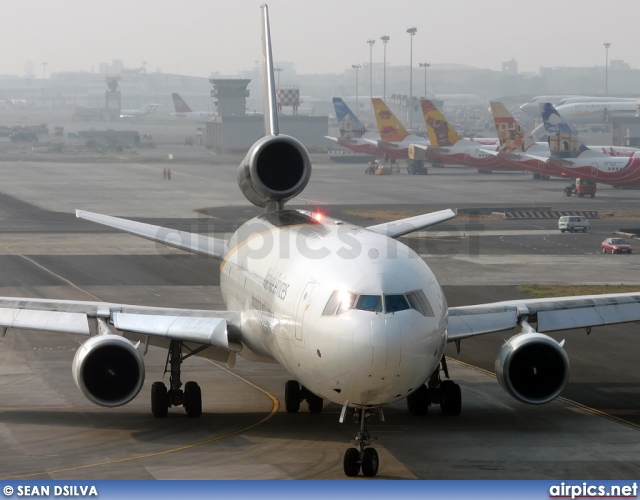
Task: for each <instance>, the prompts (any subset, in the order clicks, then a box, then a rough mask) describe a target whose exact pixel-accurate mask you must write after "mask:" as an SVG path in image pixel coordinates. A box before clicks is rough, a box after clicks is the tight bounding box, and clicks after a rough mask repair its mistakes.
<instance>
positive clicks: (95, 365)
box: [71, 334, 144, 407]
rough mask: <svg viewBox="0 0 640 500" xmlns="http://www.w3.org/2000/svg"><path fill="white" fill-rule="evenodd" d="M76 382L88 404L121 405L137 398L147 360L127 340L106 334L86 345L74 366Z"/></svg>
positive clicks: (75, 359)
mask: <svg viewBox="0 0 640 500" xmlns="http://www.w3.org/2000/svg"><path fill="white" fill-rule="evenodd" d="M71 369H72V371H73V379H74V380H75V382H76V385H77V386H78V389H80V390H81V391H82V393H83V394H84V395H85V396H86V397H87V399H89V401H91V402H93V403H96V404H99V405H101V406H108V407H113V406H122V405H124V404H127V403H128V402H129V401H131V400H132V399H133V398H135V397H136V396H137V395H138V393H139V392H140V389H142V384H143V383H144V361H143V359H142V355H141V354H140V352H139V351H138V349H136V348H135V346H134V345H133V344H132V343H131V342H130V341H129V340H127V339H125V338H124V337H121V336H119V335H114V334H103V335H96V336H95V337H91V338H90V339H89V340H87V341H86V342H85V343H83V344H82V345H81V346H80V348H79V349H78V351H77V352H76V355H75V357H74V358H73V364H72V368H71Z"/></svg>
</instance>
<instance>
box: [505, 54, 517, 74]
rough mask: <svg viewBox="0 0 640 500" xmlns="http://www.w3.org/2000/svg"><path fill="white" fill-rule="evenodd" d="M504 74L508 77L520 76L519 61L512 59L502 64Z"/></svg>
mask: <svg viewBox="0 0 640 500" xmlns="http://www.w3.org/2000/svg"><path fill="white" fill-rule="evenodd" d="M502 72H503V73H505V74H507V75H512V76H516V75H517V74H518V61H516V60H515V59H513V58H512V59H511V61H505V62H503V63H502Z"/></svg>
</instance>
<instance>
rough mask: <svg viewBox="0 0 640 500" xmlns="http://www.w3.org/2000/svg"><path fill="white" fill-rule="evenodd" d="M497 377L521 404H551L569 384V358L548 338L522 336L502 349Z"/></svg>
mask: <svg viewBox="0 0 640 500" xmlns="http://www.w3.org/2000/svg"><path fill="white" fill-rule="evenodd" d="M496 376H497V378H498V381H499V382H500V385H501V386H502V388H503V389H504V390H505V391H507V392H508V393H509V394H510V395H511V396H513V397H514V398H516V399H517V400H518V401H521V402H523V403H528V404H533V405H539V404H544V403H549V402H550V401H553V400H554V399H555V398H557V397H558V396H559V395H560V393H561V392H562V389H564V386H565V385H566V384H567V382H568V381H569V357H568V356H567V353H566V352H565V350H564V349H563V348H562V346H561V345H560V344H558V342H556V341H555V340H554V339H552V338H551V337H549V336H548V335H544V334H542V333H538V332H527V333H520V334H518V335H515V336H513V337H511V338H510V339H509V340H507V341H506V342H505V343H504V344H503V345H502V347H501V348H500V352H499V353H498V357H497V358H496Z"/></svg>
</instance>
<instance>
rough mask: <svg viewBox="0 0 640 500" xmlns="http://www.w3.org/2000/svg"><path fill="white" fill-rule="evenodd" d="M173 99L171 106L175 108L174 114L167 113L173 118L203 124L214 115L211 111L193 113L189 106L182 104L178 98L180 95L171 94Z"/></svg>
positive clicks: (181, 100) (180, 98) (182, 101)
mask: <svg viewBox="0 0 640 500" xmlns="http://www.w3.org/2000/svg"><path fill="white" fill-rule="evenodd" d="M171 97H172V98H173V106H174V107H175V109H176V111H175V113H169V115H171V116H175V117H176V118H182V119H186V120H196V121H201V122H205V121H207V120H209V119H211V118H212V117H213V116H214V115H215V113H214V112H212V111H193V110H192V109H191V108H190V107H189V105H188V104H187V103H186V102H184V99H182V97H180V94H178V93H176V92H174V93H173V94H171Z"/></svg>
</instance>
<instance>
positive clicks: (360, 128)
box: [333, 97, 367, 139]
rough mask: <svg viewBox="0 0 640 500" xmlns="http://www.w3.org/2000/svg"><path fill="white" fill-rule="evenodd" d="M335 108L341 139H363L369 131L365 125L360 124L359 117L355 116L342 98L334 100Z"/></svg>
mask: <svg viewBox="0 0 640 500" xmlns="http://www.w3.org/2000/svg"><path fill="white" fill-rule="evenodd" d="M333 107H334V109H335V110H336V118H337V119H338V127H339V128H340V137H342V138H344V139H356V138H358V137H362V136H363V135H364V133H365V132H366V131H367V130H366V129H365V128H364V125H362V123H360V120H358V117H357V116H356V115H355V114H353V111H351V110H350V109H349V106H347V104H346V103H345V102H344V101H343V100H342V98H340V97H334V98H333Z"/></svg>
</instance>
